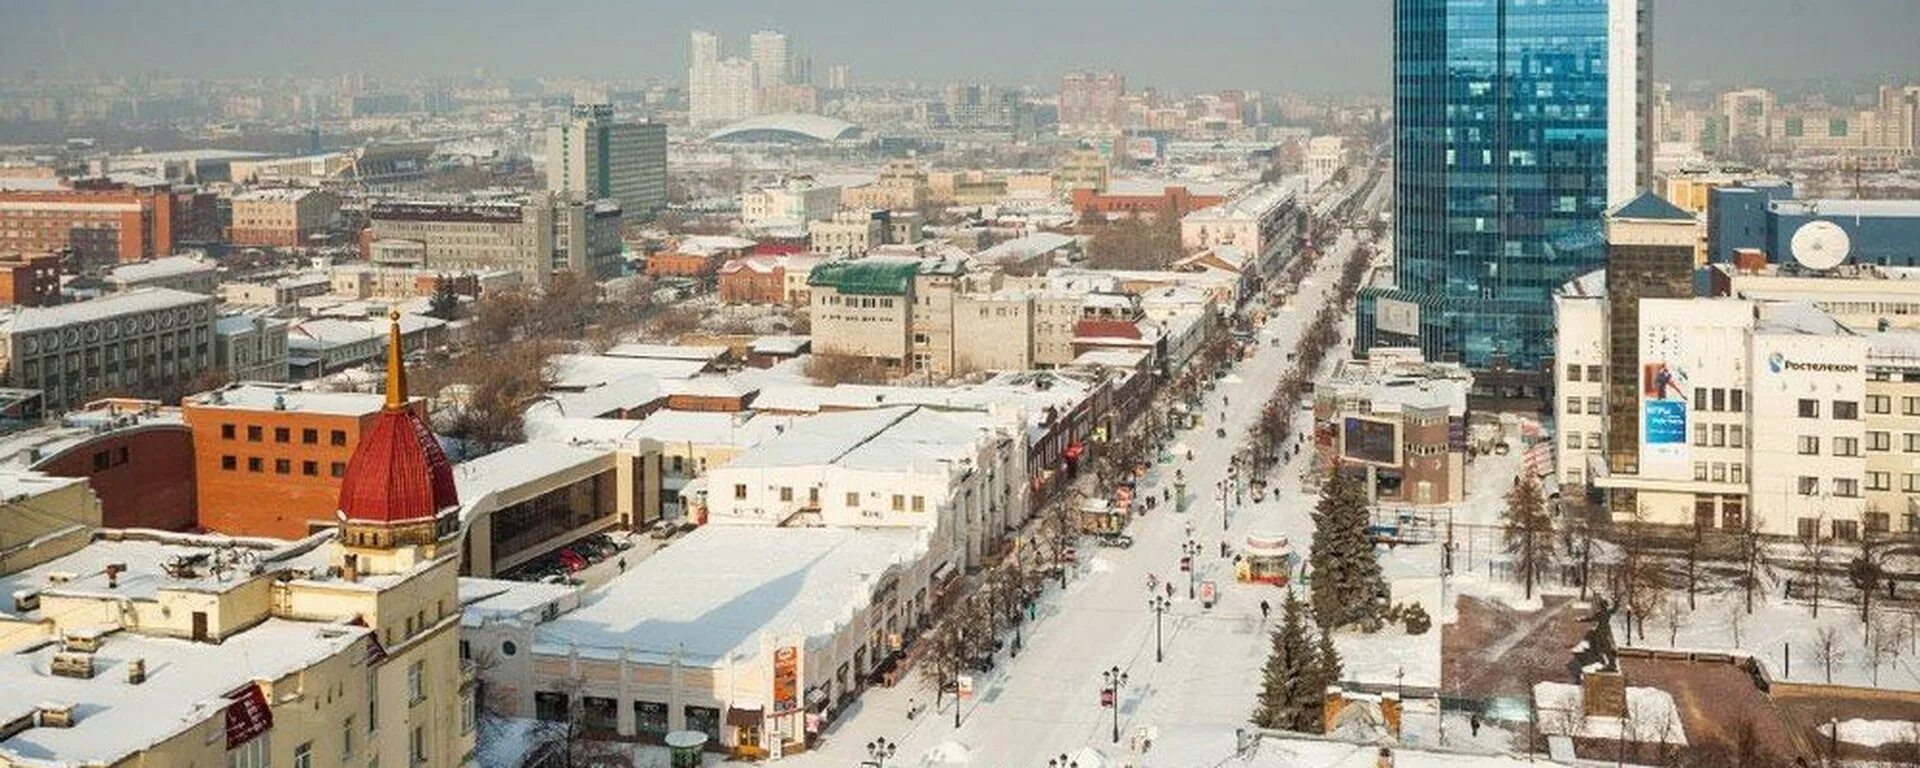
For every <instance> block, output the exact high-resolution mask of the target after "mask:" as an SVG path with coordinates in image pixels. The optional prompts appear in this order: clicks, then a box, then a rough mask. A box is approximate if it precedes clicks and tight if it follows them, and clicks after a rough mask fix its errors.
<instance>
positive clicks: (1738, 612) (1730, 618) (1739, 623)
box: [1727, 604, 1751, 648]
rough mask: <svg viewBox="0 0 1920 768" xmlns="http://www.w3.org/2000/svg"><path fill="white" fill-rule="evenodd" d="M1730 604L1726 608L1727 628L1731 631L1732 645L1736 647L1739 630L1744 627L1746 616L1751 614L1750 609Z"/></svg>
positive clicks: (1738, 640) (1738, 639) (1738, 643)
mask: <svg viewBox="0 0 1920 768" xmlns="http://www.w3.org/2000/svg"><path fill="white" fill-rule="evenodd" d="M1730 605H1731V607H1730V608H1728V609H1727V629H1728V630H1729V631H1731V632H1732V633H1733V647H1735V648H1738V647H1740V634H1741V630H1743V629H1745V627H1746V623H1747V616H1748V615H1750V614H1751V610H1750V609H1743V608H1741V606H1740V605H1738V604H1730Z"/></svg>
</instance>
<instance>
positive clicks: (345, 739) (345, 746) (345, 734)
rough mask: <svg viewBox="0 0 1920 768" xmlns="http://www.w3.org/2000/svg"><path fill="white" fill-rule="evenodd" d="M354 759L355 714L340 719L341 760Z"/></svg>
mask: <svg viewBox="0 0 1920 768" xmlns="http://www.w3.org/2000/svg"><path fill="white" fill-rule="evenodd" d="M351 759H353V715H347V719H345V720H342V721H340V762H343V763H344V762H347V761H348V760H351Z"/></svg>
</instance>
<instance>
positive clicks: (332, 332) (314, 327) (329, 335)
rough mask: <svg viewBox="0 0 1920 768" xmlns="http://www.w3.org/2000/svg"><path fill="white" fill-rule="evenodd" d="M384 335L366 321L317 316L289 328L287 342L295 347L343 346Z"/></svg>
mask: <svg viewBox="0 0 1920 768" xmlns="http://www.w3.org/2000/svg"><path fill="white" fill-rule="evenodd" d="M383 335H384V334H383V333H381V332H380V331H376V330H374V329H372V328H369V327H367V325H366V324H364V323H359V322H354V321H352V320H341V319H338V318H332V317H317V318H313V319H311V320H302V321H300V322H298V323H295V324H294V325H293V327H291V328H289V329H287V344H288V345H289V346H294V347H315V346H318V347H342V346H347V345H349V344H358V343H360V342H363V341H367V340H369V339H374V338H379V337H381V336H383Z"/></svg>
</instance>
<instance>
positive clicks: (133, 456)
mask: <svg viewBox="0 0 1920 768" xmlns="http://www.w3.org/2000/svg"><path fill="white" fill-rule="evenodd" d="M191 446H192V437H191V435H190V433H189V432H188V431H187V427H186V425H185V424H184V423H182V422H181V420H180V409H178V408H168V407H164V406H161V405H160V404H159V403H157V402H154V401H151V400H128V399H108V400H101V401H97V402H94V403H89V404H87V406H86V407H85V408H83V409H81V410H77V411H70V412H68V413H67V414H65V415H64V416H62V417H61V419H60V421H59V423H57V424H48V425H45V426H41V427H37V428H34V429H29V430H25V431H22V432H16V433H14V434H11V435H8V436H7V437H6V438H5V440H4V441H0V453H3V454H4V455H5V456H7V457H9V458H11V459H13V460H14V461H15V462H16V465H17V466H19V467H21V468H23V469H29V470H33V471H37V472H44V473H46V474H49V475H54V476H56V477H76V478H85V479H86V481H87V484H88V485H89V486H90V487H92V489H93V493H94V496H95V497H97V498H98V499H99V500H100V517H101V521H100V525H101V526H103V527H106V528H153V529H157V530H163V531H184V530H188V529H191V528H193V526H194V499H193V493H194V485H193V453H192V451H191V450H190V448H191Z"/></svg>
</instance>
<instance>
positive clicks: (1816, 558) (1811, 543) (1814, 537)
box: [1799, 512, 1828, 619]
mask: <svg viewBox="0 0 1920 768" xmlns="http://www.w3.org/2000/svg"><path fill="white" fill-rule="evenodd" d="M1813 520H1814V525H1813V532H1812V533H1811V534H1803V535H1801V536H1800V537H1799V539H1800V553H1801V557H1802V559H1803V560H1804V561H1806V563H1807V564H1808V566H1809V569H1808V572H1807V576H1806V586H1807V588H1808V589H1809V590H1811V594H1812V600H1811V602H1812V604H1813V617H1814V618H1816V619H1817V618H1820V587H1821V585H1822V584H1824V583H1825V582H1826V580H1827V557H1828V552H1827V542H1826V540H1825V539H1824V538H1823V537H1822V536H1821V535H1820V531H1821V530H1823V529H1825V528H1826V527H1827V514H1826V513H1825V512H1821V513H1820V514H1819V515H1818V516H1816V517H1814V519H1813Z"/></svg>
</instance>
